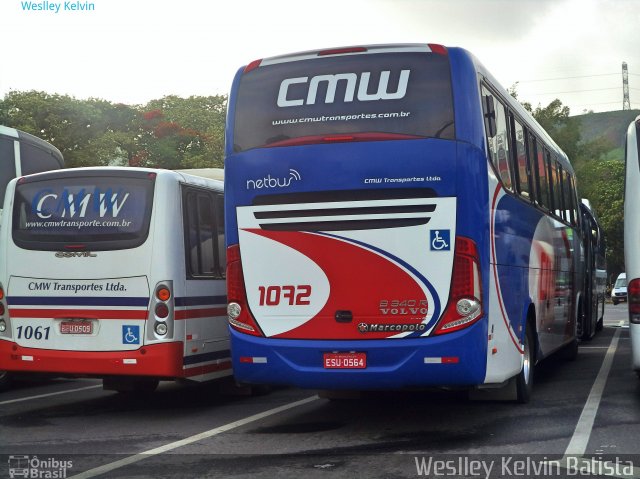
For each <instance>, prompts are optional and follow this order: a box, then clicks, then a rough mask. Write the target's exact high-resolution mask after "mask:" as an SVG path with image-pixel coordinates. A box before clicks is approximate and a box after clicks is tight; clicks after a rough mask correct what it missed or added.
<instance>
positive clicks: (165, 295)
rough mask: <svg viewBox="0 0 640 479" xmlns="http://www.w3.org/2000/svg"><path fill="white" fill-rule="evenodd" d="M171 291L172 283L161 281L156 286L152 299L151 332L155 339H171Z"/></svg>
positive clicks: (173, 308) (172, 301)
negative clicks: (152, 321) (152, 320)
mask: <svg viewBox="0 0 640 479" xmlns="http://www.w3.org/2000/svg"><path fill="white" fill-rule="evenodd" d="M172 290H173V282H172V281H162V282H160V283H158V284H157V285H156V289H155V294H154V296H153V299H152V311H153V319H154V323H153V331H154V332H155V334H156V338H157V339H171V338H172V337H173V319H174V315H173V313H174V311H175V303H174V300H173V292H172Z"/></svg>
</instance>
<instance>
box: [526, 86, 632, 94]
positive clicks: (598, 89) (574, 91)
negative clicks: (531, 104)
mask: <svg viewBox="0 0 640 479" xmlns="http://www.w3.org/2000/svg"><path fill="white" fill-rule="evenodd" d="M619 89H620V87H612V88H594V89H591V90H568V91H550V92H543V93H530V95H532V96H541V95H558V94H561V93H562V94H565V93H585V92H592V91H605V90H619Z"/></svg>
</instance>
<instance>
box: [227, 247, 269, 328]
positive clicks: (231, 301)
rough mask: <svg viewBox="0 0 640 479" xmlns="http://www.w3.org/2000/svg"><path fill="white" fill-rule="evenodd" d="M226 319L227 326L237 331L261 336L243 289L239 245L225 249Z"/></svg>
mask: <svg viewBox="0 0 640 479" xmlns="http://www.w3.org/2000/svg"><path fill="white" fill-rule="evenodd" d="M227 301H228V306H227V317H228V319H229V324H230V325H231V326H232V327H233V328H234V329H235V330H237V331H240V332H242V333H246V334H251V335H253V336H262V332H261V331H260V328H259V327H258V325H257V324H256V322H255V320H254V319H253V317H252V316H251V313H250V312H249V307H248V305H247V291H246V289H245V287H244V275H243V274H242V261H241V259H240V245H237V244H235V245H231V246H229V247H228V248H227Z"/></svg>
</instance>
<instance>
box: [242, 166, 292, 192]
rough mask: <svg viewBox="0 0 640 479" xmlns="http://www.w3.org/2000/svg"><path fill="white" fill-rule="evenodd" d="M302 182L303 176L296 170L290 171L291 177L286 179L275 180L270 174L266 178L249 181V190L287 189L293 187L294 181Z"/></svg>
mask: <svg viewBox="0 0 640 479" xmlns="http://www.w3.org/2000/svg"><path fill="white" fill-rule="evenodd" d="M294 180H295V181H300V180H302V176H300V173H298V172H297V171H296V170H294V169H290V170H289V176H286V177H284V178H282V177H281V178H274V177H273V176H271V174H268V175H267V176H265V177H264V178H258V179H256V180H247V189H248V190H261V189H263V188H285V187H287V186H289V185H291V182H292V181H294Z"/></svg>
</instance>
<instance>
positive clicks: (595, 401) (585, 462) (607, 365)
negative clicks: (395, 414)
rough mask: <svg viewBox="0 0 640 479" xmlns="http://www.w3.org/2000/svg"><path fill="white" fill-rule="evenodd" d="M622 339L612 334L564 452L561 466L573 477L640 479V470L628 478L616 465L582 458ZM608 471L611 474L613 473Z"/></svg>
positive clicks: (634, 468) (632, 472) (633, 472)
mask: <svg viewBox="0 0 640 479" xmlns="http://www.w3.org/2000/svg"><path fill="white" fill-rule="evenodd" d="M619 339H620V329H618V330H616V332H615V333H614V334H613V338H611V343H610V344H609V347H608V348H607V352H606V354H605V356H604V360H603V361H602V366H600V371H598V375H597V376H596V380H595V381H594V383H593V386H591V391H590V392H589V397H588V398H587V402H586V403H585V405H584V408H582V413H581V414H580V419H578V424H577V425H576V429H575V431H574V432H573V436H572V437H571V441H569V445H568V446H567V449H566V451H565V452H564V457H563V458H562V462H563V463H564V465H565V467H566V468H567V469H570V470H571V473H572V474H571V475H574V474H575V473H577V472H578V471H591V473H592V474H594V475H603V476H609V477H620V478H638V477H640V468H638V467H633V470H632V471H631V474H627V473H625V472H624V470H621V471H616V469H615V464H614V463H611V462H608V461H600V459H596V458H594V459H591V458H587V457H582V456H583V455H584V453H585V452H586V451H587V445H588V444H589V438H590V437H591V431H592V430H593V423H594V421H595V419H596V414H597V413H598V407H599V406H600V401H601V400H602V394H603V392H604V387H605V385H606V383H607V377H608V376H609V372H610V371H611V366H612V364H613V358H614V356H615V354H616V349H617V348H618V341H619ZM605 465H606V466H608V468H607V467H605ZM576 468H577V469H576ZM609 471H612V472H611V473H610V472H609Z"/></svg>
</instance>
